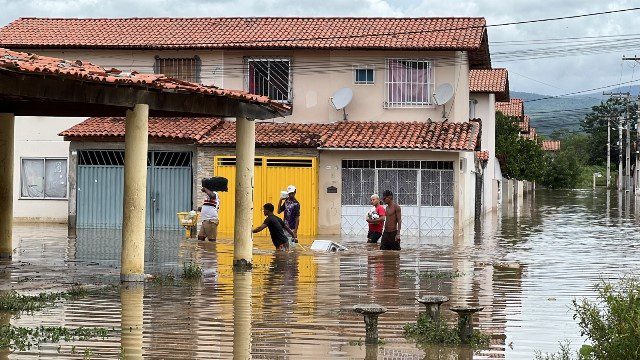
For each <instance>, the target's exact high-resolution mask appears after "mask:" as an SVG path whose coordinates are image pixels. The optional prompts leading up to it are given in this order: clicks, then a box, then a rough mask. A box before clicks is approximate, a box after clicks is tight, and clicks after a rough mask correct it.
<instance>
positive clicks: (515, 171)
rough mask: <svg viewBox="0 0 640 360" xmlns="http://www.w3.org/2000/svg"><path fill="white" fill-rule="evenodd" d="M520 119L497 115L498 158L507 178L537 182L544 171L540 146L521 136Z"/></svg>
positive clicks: (499, 113)
mask: <svg viewBox="0 0 640 360" xmlns="http://www.w3.org/2000/svg"><path fill="white" fill-rule="evenodd" d="M518 121H519V120H518V118H516V117H510V116H505V115H504V114H502V113H501V112H497V113H496V156H497V157H498V159H499V160H500V165H501V166H502V174H503V176H504V177H506V178H510V179H518V180H529V181H536V180H538V179H540V178H541V176H542V174H543V170H544V165H545V164H544V153H543V151H542V148H541V147H540V144H538V142H536V141H534V140H529V139H525V138H523V137H521V136H520V125H519V124H518Z"/></svg>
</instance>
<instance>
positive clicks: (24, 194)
mask: <svg viewBox="0 0 640 360" xmlns="http://www.w3.org/2000/svg"><path fill="white" fill-rule="evenodd" d="M20 197H21V198H33V199H65V198H66V197H67V159H66V158H23V159H21V161H20Z"/></svg>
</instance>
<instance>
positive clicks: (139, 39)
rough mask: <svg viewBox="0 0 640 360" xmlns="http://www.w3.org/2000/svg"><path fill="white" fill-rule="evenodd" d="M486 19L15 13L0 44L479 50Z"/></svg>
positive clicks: (107, 46)
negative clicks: (118, 16) (70, 16)
mask: <svg viewBox="0 0 640 360" xmlns="http://www.w3.org/2000/svg"><path fill="white" fill-rule="evenodd" d="M485 25H486V22H485V20H484V18H470V17H461V18H349V17H342V18H319V17H315V18H302V17H256V18H129V19H48V18H20V19H17V20H15V21H13V22H12V23H10V24H9V25H7V26H5V27H4V28H2V29H1V30H0V46H5V47H17V48H30V47H38V48H40V47H56V48H118V49H123V48H147V49H163V48H189V49H194V48H198V49H202V48H206V49H220V48H224V49H229V48H259V49H262V48H278V49H283V48H313V49H347V48H350V49H353V48H360V49H380V48H385V49H387V48H395V49H415V50H427V49H429V50H435V49H451V50H454V49H458V50H463V49H467V50H470V49H479V48H480V47H481V46H482V37H483V35H484V34H485V29H484V26H485Z"/></svg>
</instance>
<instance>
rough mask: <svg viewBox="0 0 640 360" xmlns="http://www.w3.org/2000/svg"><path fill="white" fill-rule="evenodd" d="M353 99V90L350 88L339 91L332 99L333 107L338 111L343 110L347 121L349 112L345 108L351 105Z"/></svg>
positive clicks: (344, 118)
mask: <svg viewBox="0 0 640 360" xmlns="http://www.w3.org/2000/svg"><path fill="white" fill-rule="evenodd" d="M351 99H353V90H351V88H348V87H343V88H342V89H338V91H336V92H335V93H333V96H332V97H331V105H333V107H334V108H335V109H336V110H342V113H343V120H347V111H346V110H345V109H344V108H345V107H347V105H349V103H350V102H351Z"/></svg>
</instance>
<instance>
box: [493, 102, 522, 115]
mask: <svg viewBox="0 0 640 360" xmlns="http://www.w3.org/2000/svg"><path fill="white" fill-rule="evenodd" d="M496 111H500V112H501V113H503V114H504V115H506V116H515V117H518V118H524V102H523V101H522V99H511V100H510V101H509V102H496Z"/></svg>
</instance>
